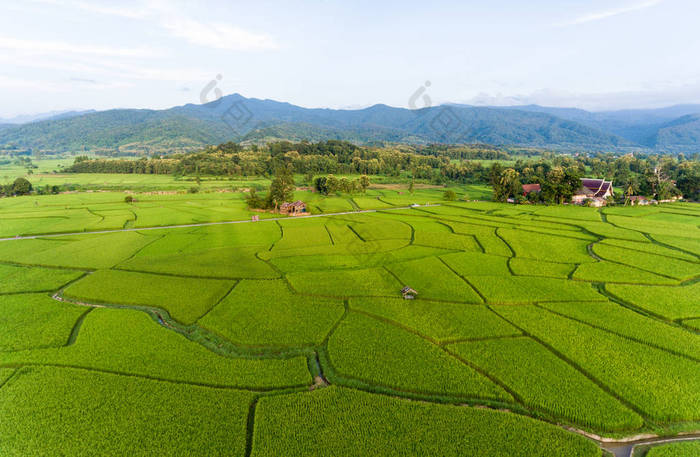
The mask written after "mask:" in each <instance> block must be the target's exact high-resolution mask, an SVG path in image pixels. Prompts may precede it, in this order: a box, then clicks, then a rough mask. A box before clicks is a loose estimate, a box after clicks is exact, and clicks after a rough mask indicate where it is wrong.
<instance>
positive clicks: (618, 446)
mask: <svg viewBox="0 0 700 457" xmlns="http://www.w3.org/2000/svg"><path fill="white" fill-rule="evenodd" d="M696 440H700V434H697V433H693V434H691V435H680V436H675V437H671V438H662V437H658V438H648V439H641V440H637V441H630V442H619V441H618V442H603V443H600V447H602V448H603V449H605V450H606V451H608V452H611V453H612V454H613V455H614V456H615V457H633V456H634V455H635V450H636V449H637V448H638V447H640V446H658V445H662V444H669V443H677V442H682V441H696Z"/></svg>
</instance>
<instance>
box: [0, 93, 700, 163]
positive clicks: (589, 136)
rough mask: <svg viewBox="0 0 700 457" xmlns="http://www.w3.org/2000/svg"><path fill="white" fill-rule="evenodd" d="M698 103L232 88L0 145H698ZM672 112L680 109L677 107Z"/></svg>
mask: <svg viewBox="0 0 700 457" xmlns="http://www.w3.org/2000/svg"><path fill="white" fill-rule="evenodd" d="M696 110H697V112H700V106H692V105H688V106H679V107H671V108H667V109H663V110H629V111H617V112H605V113H591V112H587V111H584V110H579V109H569V108H546V107H540V106H520V107H475V106H467V105H443V106H437V107H430V108H424V109H420V110H408V109H403V108H393V107H390V106H386V105H374V106H371V107H369V108H365V109H360V110H333V109H308V108H302V107H299V106H295V105H291V104H289V103H283V102H277V101H273V100H261V99H255V98H245V97H243V96H241V95H238V94H233V95H229V96H226V97H223V98H222V99H220V100H218V101H215V102H211V103H208V104H204V105H194V104H188V105H184V106H178V107H174V108H170V109H167V110H135V109H117V110H109V111H101V112H91V113H87V114H82V115H77V116H72V117H68V118H60V119H49V120H44V121H38V122H32V123H28V124H24V125H20V126H10V127H5V128H2V129H0V148H2V147H3V146H5V147H6V146H8V145H10V146H13V147H14V148H15V149H24V150H28V151H30V150H41V151H56V152H60V151H71V152H83V151H94V152H98V153H101V154H105V155H129V154H131V155H142V154H149V153H168V152H182V151H190V150H196V149H199V148H201V147H202V146H204V145H208V144H218V143H222V142H226V141H238V142H243V143H262V142H265V141H274V140H281V139H287V140H291V141H300V140H310V141H321V140H329V139H338V140H347V141H352V142H355V143H360V144H370V143H375V142H403V143H412V144H427V143H487V144H493V145H518V146H538V147H549V148H553V149H587V150H611V149H629V148H639V147H643V148H652V149H653V148H656V149H661V150H671V151H675V150H678V151H689V152H694V151H697V150H699V149H700V139H698V138H699V137H700V122H698V119H697V117H694V116H693V114H694V112H695V111H696ZM677 115H678V116H677Z"/></svg>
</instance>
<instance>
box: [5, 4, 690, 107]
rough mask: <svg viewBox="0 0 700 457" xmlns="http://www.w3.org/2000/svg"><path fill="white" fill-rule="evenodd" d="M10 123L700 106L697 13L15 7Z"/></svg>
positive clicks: (517, 7) (9, 20) (9, 53)
mask: <svg viewBox="0 0 700 457" xmlns="http://www.w3.org/2000/svg"><path fill="white" fill-rule="evenodd" d="M0 2H2V6H1V8H2V14H1V15H0V117H2V118H8V117H12V116H16V115H20V114H31V113H40V112H47V111H54V110H68V109H98V110H103V109H111V108H154V109H162V108H168V107H171V106H176V105H182V104H186V103H201V102H204V101H207V100H211V99H213V98H214V97H216V95H217V93H223V94H230V93H240V94H242V95H244V96H246V97H256V98H263V99H265V98H267V99H273V100H278V101H286V102H289V103H293V104H296V105H300V106H305V107H330V108H361V107H366V106H370V105H373V104H376V103H385V104H388V105H391V106H399V107H409V106H411V107H413V106H416V105H418V106H419V107H422V106H425V105H436V104H440V103H445V102H455V103H468V104H477V105H519V104H529V103H536V104H540V105H547V106H567V107H569V106H571V107H579V108H583V109H588V110H609V109H626V108H654V107H662V106H669V105H674V104H683V103H700V58H699V56H700V33H698V31H697V26H698V18H699V17H700V2H698V1H697V0H589V1H584V0H558V1H554V0H529V1H522V0H490V1H488V2H485V1H482V0H479V1H477V0H462V1H457V0H455V1H447V0H444V1H443V0H430V1H428V0H423V1H414V0H403V1H394V0H387V1H377V0H374V1H365V0H358V1H351V0H345V1H340V0H305V1H301V0H287V1H272V0H256V1H246V2H240V1H236V0H230V1H215V0H212V1H207V2H204V1H196V0H195V1H187V2H185V1H179V0H168V1H165V0H145V1H128V0H127V1H119V2H116V1H115V2H107V1H99V0H93V1H91V0H23V1H22V2H16V1H9V0H0Z"/></svg>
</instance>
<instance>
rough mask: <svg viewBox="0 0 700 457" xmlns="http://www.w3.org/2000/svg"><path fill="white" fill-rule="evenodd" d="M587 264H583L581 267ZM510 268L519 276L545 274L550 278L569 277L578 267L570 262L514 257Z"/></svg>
mask: <svg viewBox="0 0 700 457" xmlns="http://www.w3.org/2000/svg"><path fill="white" fill-rule="evenodd" d="M585 265H587V264H585V263H584V264H582V265H581V267H583V266H585ZM510 268H511V270H513V273H514V274H516V275H518V276H544V277H550V278H568V277H569V274H571V272H572V271H574V269H575V268H576V265H573V264H570V263H556V262H545V261H543V260H535V259H526V258H523V257H513V258H512V259H510Z"/></svg>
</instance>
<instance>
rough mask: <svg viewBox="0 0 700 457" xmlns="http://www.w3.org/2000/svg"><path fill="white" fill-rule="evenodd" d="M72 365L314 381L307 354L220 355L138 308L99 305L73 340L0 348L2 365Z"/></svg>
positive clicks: (241, 381)
mask: <svg viewBox="0 0 700 457" xmlns="http://www.w3.org/2000/svg"><path fill="white" fill-rule="evenodd" d="M8 364H13V365H17V364H19V365H24V364H51V365H59V366H74V367H83V368H91V369H96V370H103V371H110V372H116V373H124V374H130V375H136V376H143V377H150V378H157V379H164V380H169V381H176V382H188V383H198V384H206V385H214V386H226V387H239V388H248V389H271V388H283V387H288V386H301V385H306V384H311V376H310V374H309V371H308V368H307V364H306V359H304V358H303V357H295V358H292V359H269V360H262V359H258V360H255V359H242V358H232V357H223V356H220V355H217V354H215V353H213V352H211V351H209V350H208V349H205V348H204V347H203V346H201V345H199V344H196V343H193V342H191V341H189V340H187V339H186V338H184V337H183V336H181V335H178V334H177V333H175V332H173V331H172V330H168V329H166V328H164V327H162V326H159V325H158V324H157V323H156V322H155V321H153V320H152V319H151V318H150V317H149V316H148V315H146V314H145V313H142V312H140V311H134V310H123V309H98V310H94V311H92V312H91V313H90V314H88V316H87V317H86V318H85V321H84V322H83V325H82V326H81V328H80V334H79V335H78V337H77V339H76V341H75V343H74V344H72V345H70V346H66V347H60V348H46V349H35V350H28V351H17V352H6V353H2V352H0V366H3V365H5V366H7V365H8Z"/></svg>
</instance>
